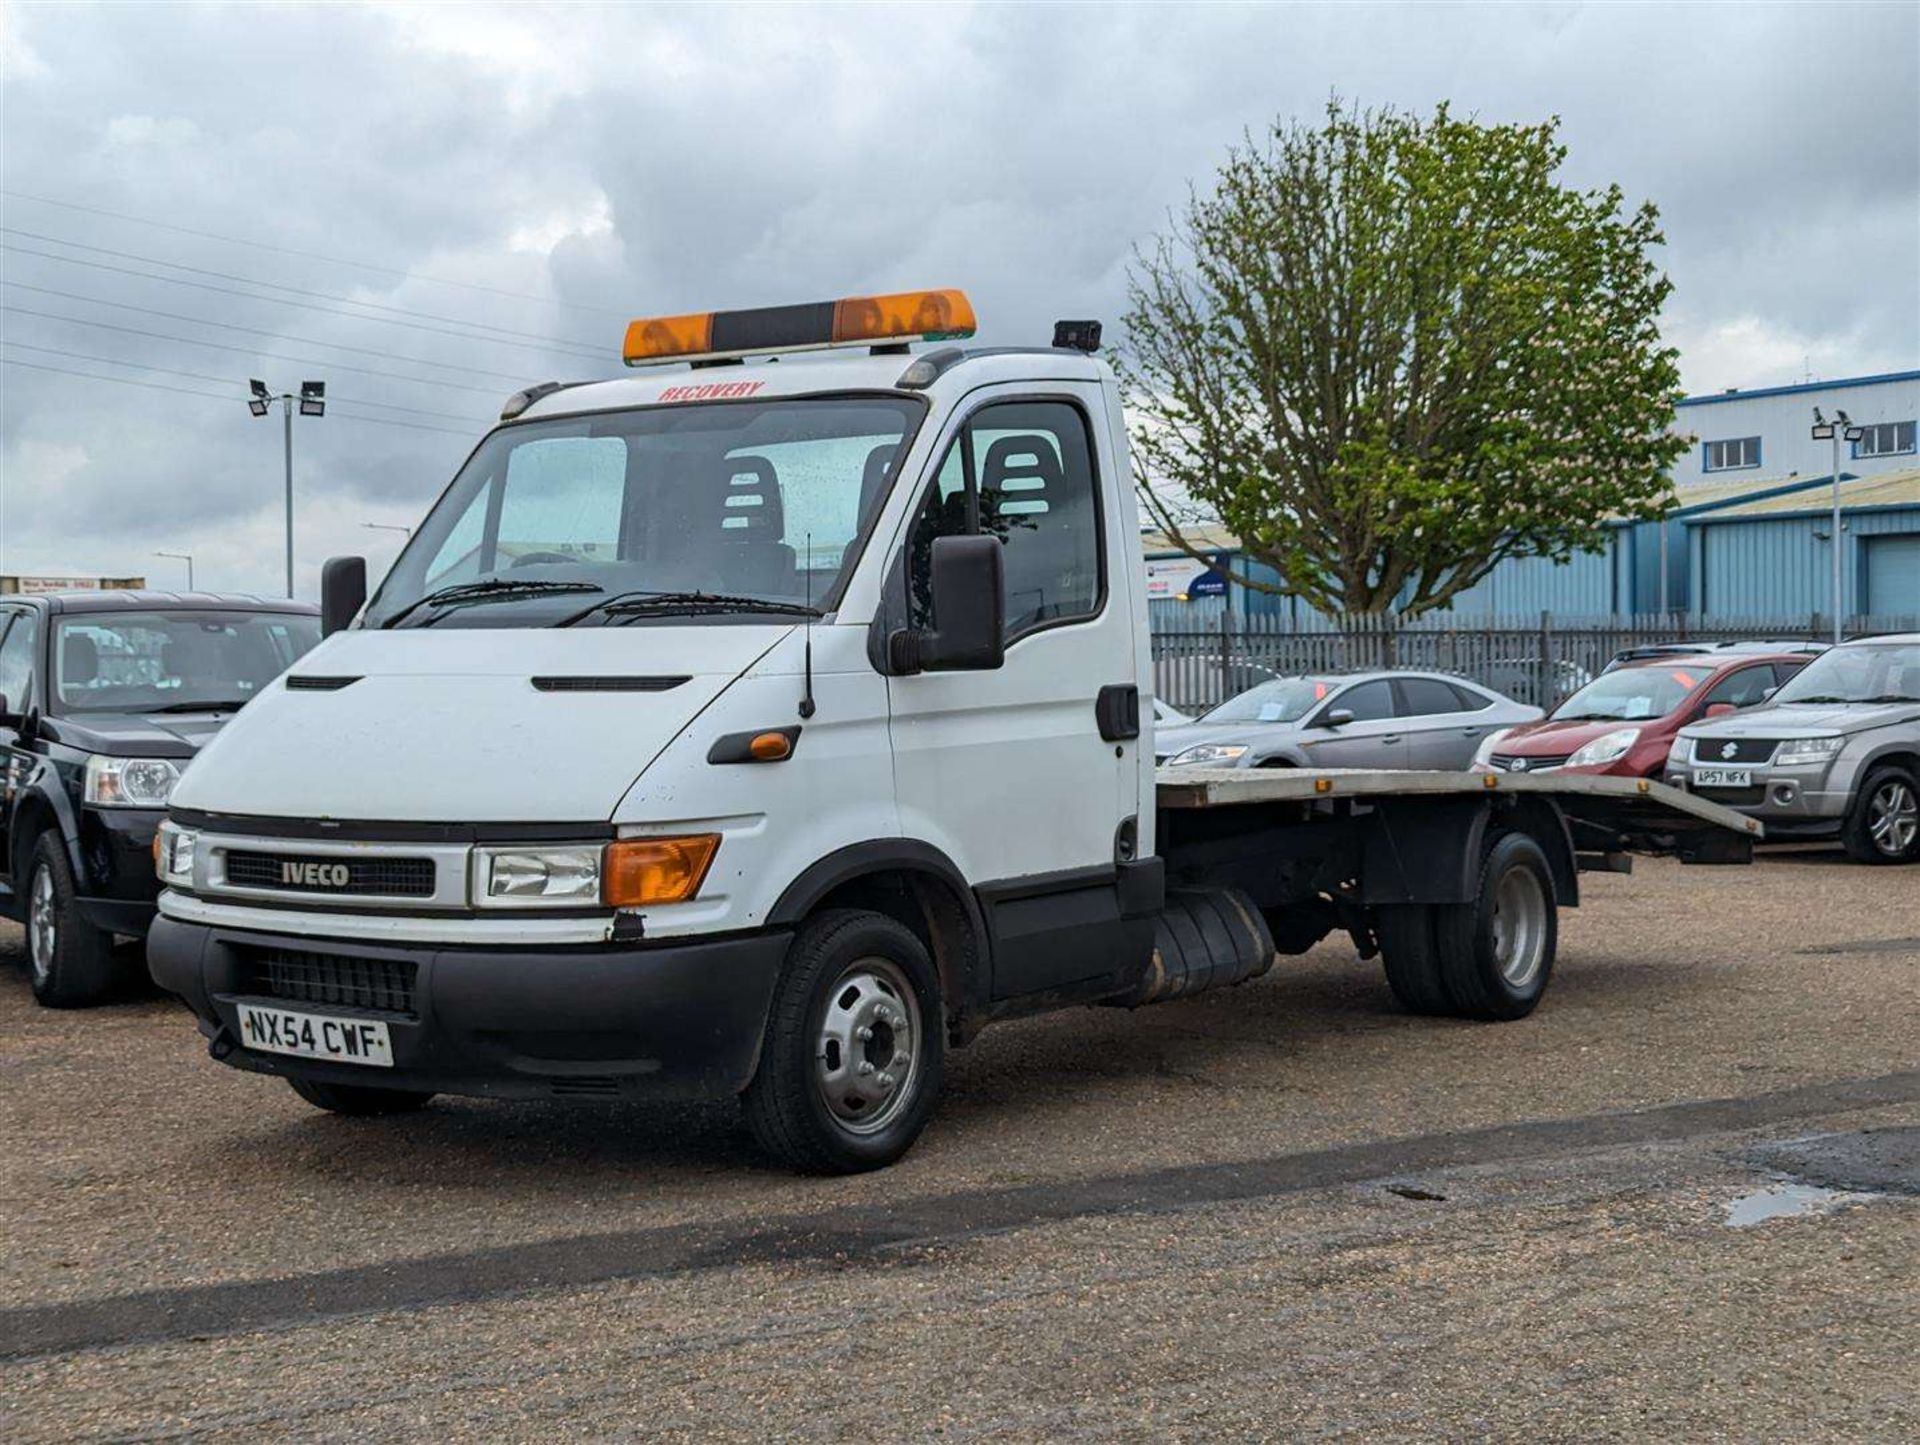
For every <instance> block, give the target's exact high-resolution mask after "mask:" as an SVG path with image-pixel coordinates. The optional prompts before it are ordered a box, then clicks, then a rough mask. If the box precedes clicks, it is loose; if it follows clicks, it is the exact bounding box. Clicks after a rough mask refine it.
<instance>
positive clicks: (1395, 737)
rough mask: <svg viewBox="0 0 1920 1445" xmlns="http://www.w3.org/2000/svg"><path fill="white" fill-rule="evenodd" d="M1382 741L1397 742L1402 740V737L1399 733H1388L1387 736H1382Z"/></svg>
mask: <svg viewBox="0 0 1920 1445" xmlns="http://www.w3.org/2000/svg"><path fill="white" fill-rule="evenodd" d="M1380 741H1381V742H1383V743H1397V742H1400V741H1401V737H1400V734H1399V733H1388V734H1387V735H1386V736H1385V737H1383V738H1381V739H1380Z"/></svg>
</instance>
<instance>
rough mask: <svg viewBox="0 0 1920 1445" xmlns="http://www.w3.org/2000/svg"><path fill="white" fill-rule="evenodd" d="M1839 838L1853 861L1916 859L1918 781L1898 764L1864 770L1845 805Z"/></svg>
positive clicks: (1919, 830) (1918, 850)
mask: <svg viewBox="0 0 1920 1445" xmlns="http://www.w3.org/2000/svg"><path fill="white" fill-rule="evenodd" d="M1840 842H1841V845H1842V846H1843V847H1845V848H1846V850H1847V856H1848V857H1849V858H1851V859H1853V861H1854V862H1856V863H1912V862H1915V861H1916V860H1920V781H1916V780H1915V778H1914V775H1913V773H1912V772H1911V771H1910V770H1908V769H1906V768H1903V767H1899V766H1889V767H1880V768H1875V769H1874V770H1873V771H1872V772H1870V773H1868V774H1867V779H1866V781H1865V782H1864V783H1862V784H1861V785H1860V790H1859V792H1857V793H1855V794H1854V798H1853V806H1852V807H1851V808H1849V809H1847V817H1846V821H1845V822H1844V823H1842V824H1841V827H1840Z"/></svg>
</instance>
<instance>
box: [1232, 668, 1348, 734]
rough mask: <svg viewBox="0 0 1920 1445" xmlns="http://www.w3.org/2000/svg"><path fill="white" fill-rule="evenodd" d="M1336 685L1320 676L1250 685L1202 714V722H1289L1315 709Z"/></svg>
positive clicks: (1297, 719)
mask: <svg viewBox="0 0 1920 1445" xmlns="http://www.w3.org/2000/svg"><path fill="white" fill-rule="evenodd" d="M1333 688H1334V684H1332V683H1331V682H1328V681H1327V680H1326V679H1325V678H1318V677H1279V678H1275V679H1274V680H1273V681H1272V682H1263V683H1261V684H1260V685H1259V686H1257V687H1250V688H1248V689H1247V690H1246V691H1245V692H1243V693H1240V694H1239V695H1237V696H1235V697H1230V698H1228V699H1227V700H1226V701H1225V702H1223V703H1221V704H1220V705H1219V706H1218V707H1216V708H1214V709H1213V710H1212V711H1210V712H1206V713H1202V714H1201V715H1200V721H1201V722H1203V723H1286V722H1298V721H1299V720H1300V719H1301V718H1303V717H1305V716H1306V715H1307V714H1308V713H1309V712H1311V711H1312V710H1313V706H1314V704H1315V703H1318V702H1320V701H1322V700H1323V699H1324V698H1325V697H1326V696H1327V694H1328V693H1330V692H1332V691H1333Z"/></svg>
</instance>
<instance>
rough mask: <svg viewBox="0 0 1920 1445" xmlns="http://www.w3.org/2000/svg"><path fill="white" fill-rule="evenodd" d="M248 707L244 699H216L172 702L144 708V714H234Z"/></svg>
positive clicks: (142, 709)
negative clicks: (210, 700) (235, 711)
mask: <svg viewBox="0 0 1920 1445" xmlns="http://www.w3.org/2000/svg"><path fill="white" fill-rule="evenodd" d="M246 705H247V700H246V699H245V698H244V697H243V698H237V699H235V698H216V699H215V700H214V701H212V702H170V703H167V704H165V705H164V706H162V707H144V708H141V709H140V711H142V712H149V713H160V712H232V711H234V710H236V709H238V708H243V707H245V706H246Z"/></svg>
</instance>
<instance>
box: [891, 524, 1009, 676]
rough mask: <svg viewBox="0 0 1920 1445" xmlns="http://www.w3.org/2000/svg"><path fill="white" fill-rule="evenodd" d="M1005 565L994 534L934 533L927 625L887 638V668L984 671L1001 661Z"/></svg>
mask: <svg viewBox="0 0 1920 1445" xmlns="http://www.w3.org/2000/svg"><path fill="white" fill-rule="evenodd" d="M1005 565H1006V564H1005V560H1004V555H1003V552H1002V548H1001V543H1000V539H999V538H998V537H936V538H934V540H933V552H932V574H933V575H932V584H933V585H932V591H933V599H932V600H933V626H932V628H930V629H929V630H927V631H925V632H911V631H908V630H906V629H904V628H903V629H901V630H900V631H898V632H895V633H894V634H893V635H892V636H891V637H889V638H888V639H887V661H888V663H889V665H890V667H891V669H892V671H893V672H894V673H896V674H899V675H907V674H911V673H916V672H984V671H990V670H991V669H993V668H996V667H999V666H1000V665H1001V664H1002V663H1003V662H1005V661H1006V656H1007V639H1006V604H1005V596H1006V584H1005V581H1004V570H1005Z"/></svg>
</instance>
